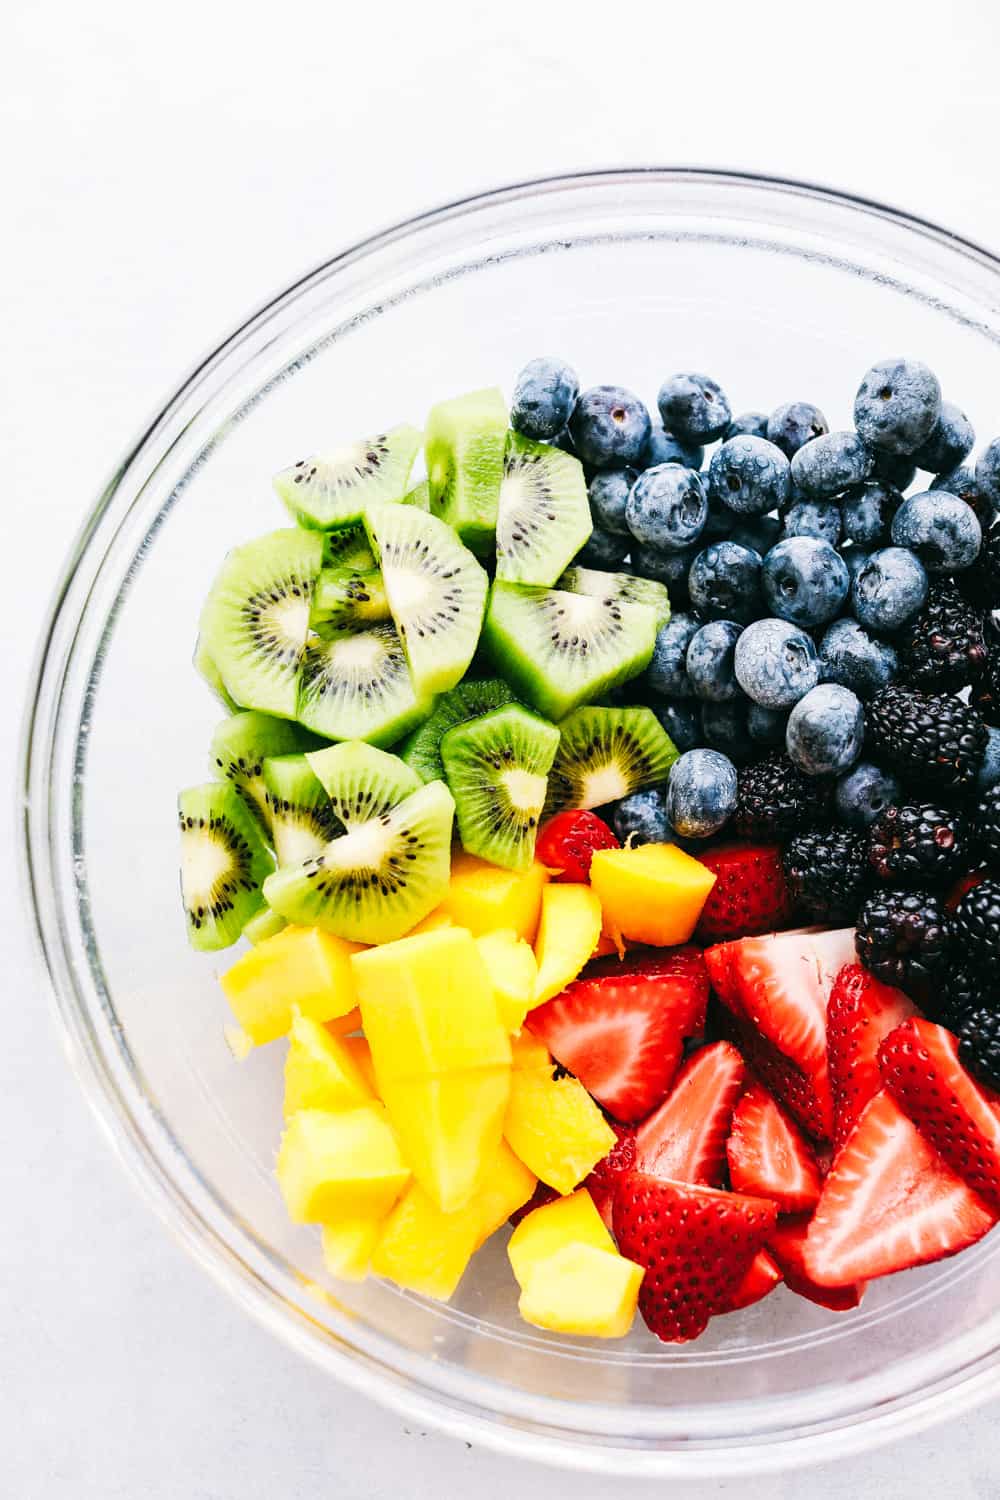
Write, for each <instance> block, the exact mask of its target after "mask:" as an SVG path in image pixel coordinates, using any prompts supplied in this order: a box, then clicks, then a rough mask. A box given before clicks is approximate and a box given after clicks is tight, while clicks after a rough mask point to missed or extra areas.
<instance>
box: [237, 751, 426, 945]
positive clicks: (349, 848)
mask: <svg viewBox="0 0 1000 1500" xmlns="http://www.w3.org/2000/svg"><path fill="white" fill-rule="evenodd" d="M454 811H455V804H454V801H453V799H452V796H451V793H450V792H449V791H448V788H447V787H446V786H445V784H444V782H441V781H434V782H431V783H430V784H429V785H428V786H422V787H420V788H419V790H417V791H415V792H413V793H412V794H411V795H410V796H409V797H407V798H405V799H404V800H403V801H402V802H400V803H399V804H398V805H397V806H396V807H393V808H390V809H389V811H388V812H384V813H381V814H380V815H379V816H378V817H375V818H372V819H370V820H369V821H368V822H366V823H361V824H359V825H358V826H357V827H356V828H353V829H351V830H350V832H348V833H345V834H344V835H343V836H342V837H341V838H339V839H334V840H333V841H332V842H331V843H329V844H327V846H326V848H325V849H323V850H322V851H321V852H320V853H319V854H317V855H315V856H314V857H313V858H311V859H307V860H305V861H304V862H303V863H302V864H301V865H297V866H289V867H288V868H286V869H282V870H278V871H277V872H276V873H275V874H273V875H271V876H270V877H269V879H268V880H267V881H266V883H265V892H264V893H265V897H266V899H267V902H268V905H269V906H271V907H272V909H273V910H275V911H277V912H279V913H280V915H281V916H283V917H286V918H287V919H288V921H290V922H297V923H301V924H302V925H304V926H316V927H321V928H323V929H324V931H327V932H332V933H335V934H336V936H338V937H342V938H349V939H351V940H352V941H354V942H358V943H389V942H393V941H394V940H395V939H396V938H398V937H402V936H403V934H404V933H406V932H408V931H409V930H410V928H411V927H413V926H414V924H415V923H417V922H419V921H421V920H422V919H423V918H424V917H425V916H427V914H428V913H429V912H431V911H433V909H434V907H435V906H437V905H438V904H439V902H440V901H441V900H442V898H443V896H444V894H445V892H446V890H447V888H448V877H449V874H450V869H451V834H452V822H453V819H454Z"/></svg>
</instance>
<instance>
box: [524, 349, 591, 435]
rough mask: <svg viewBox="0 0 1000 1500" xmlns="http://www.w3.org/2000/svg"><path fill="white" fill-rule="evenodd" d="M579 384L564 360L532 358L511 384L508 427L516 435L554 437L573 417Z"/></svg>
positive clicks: (570, 367)
mask: <svg viewBox="0 0 1000 1500" xmlns="http://www.w3.org/2000/svg"><path fill="white" fill-rule="evenodd" d="M579 394H580V382H579V380H578V379H577V375H576V371H575V370H574V369H573V368H572V366H571V365H568V364H567V363H566V361H565V360H563V359H532V360H529V362H528V363H527V364H526V365H525V367H524V369H523V370H522V371H521V373H520V375H519V376H518V377H517V381H516V382H515V385H514V395H513V397H512V399H511V403H510V425H511V426H512V427H513V429H514V431H515V432H522V433H523V434H524V436H525V437H527V438H534V439H536V441H537V440H539V439H544V438H554V437H557V436H558V435H559V433H560V432H562V430H563V428H564V427H565V426H566V423H567V422H568V421H569V419H570V416H571V415H572V412H573V408H574V406H575V405H576V398H577V396H578V395H579Z"/></svg>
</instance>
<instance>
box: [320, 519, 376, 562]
mask: <svg viewBox="0 0 1000 1500" xmlns="http://www.w3.org/2000/svg"><path fill="white" fill-rule="evenodd" d="M374 566H375V557H374V554H373V553H372V549H371V548H370V547H369V545H368V533H367V531H366V530H365V528H364V527H363V526H362V525H361V523H360V522H358V523H357V525H354V526H342V527H341V528H340V530H339V531H325V532H324V533H323V567H324V568H349V569H351V570H352V571H353V572H355V573H365V572H367V571H368V569H369V568H374Z"/></svg>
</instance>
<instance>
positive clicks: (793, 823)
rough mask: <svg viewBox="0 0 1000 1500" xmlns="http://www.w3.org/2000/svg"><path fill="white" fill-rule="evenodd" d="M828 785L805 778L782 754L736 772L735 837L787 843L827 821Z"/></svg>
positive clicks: (767, 757) (824, 782) (829, 788)
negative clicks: (784, 840) (794, 836)
mask: <svg viewBox="0 0 1000 1500" xmlns="http://www.w3.org/2000/svg"><path fill="white" fill-rule="evenodd" d="M831 793H832V787H831V784H830V782H829V781H827V780H825V779H821V778H819V777H813V776H804V775H803V774H802V772H801V771H799V770H797V769H796V767H795V766H793V765H792V763H791V761H790V760H789V759H788V756H787V755H786V754H785V753H784V751H777V750H776V751H774V752H773V753H772V754H771V755H768V756H765V757H764V759H763V760H759V761H757V762H756V763H755V764H754V765H751V766H743V767H742V768H741V769H740V772H739V785H738V790H737V794H736V808H735V810H734V812H733V818H732V828H733V831H734V833H736V834H738V835H739V836H740V837H741V838H747V839H755V838H756V839H786V838H790V837H791V835H792V834H798V833H804V832H805V831H806V830H808V829H810V828H816V827H818V826H820V825H825V824H828V823H829V821H830V812H829V809H830V797H831Z"/></svg>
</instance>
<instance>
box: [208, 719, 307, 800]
mask: <svg viewBox="0 0 1000 1500" xmlns="http://www.w3.org/2000/svg"><path fill="white" fill-rule="evenodd" d="M321 744H322V741H321V740H320V739H319V738H318V736H317V735H315V734H310V733H309V731H308V730H307V729H303V728H302V726H301V725H299V724H293V723H291V722H290V720H288V719H274V718H272V717H271V715H270V714H261V713H257V712H255V711H253V710H246V711H244V712H241V713H235V714H233V715H232V717H231V718H228V719H223V721H222V723H221V724H220V725H219V727H218V728H217V729H216V731H215V733H214V734H213V736H212V746H211V751H210V754H211V757H212V764H213V765H214V767H215V769H216V771H217V773H218V775H219V776H220V777H221V778H222V780H223V781H231V782H232V784H233V786H234V787H235V788H236V790H237V792H239V794H240V796H241V797H242V798H243V800H244V801H245V802H246V804H247V806H248V807H250V808H251V809H252V810H253V811H254V813H255V814H256V815H257V817H259V819H260V821H261V823H262V824H263V826H264V828H265V829H267V830H270V827H271V819H270V810H269V806H268V796H267V787H266V785H265V782H264V762H265V760H266V759H267V757H268V756H271V755H296V754H301V753H302V752H303V751H305V750H318V749H319V748H320V745H321Z"/></svg>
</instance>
